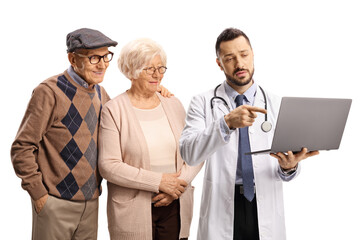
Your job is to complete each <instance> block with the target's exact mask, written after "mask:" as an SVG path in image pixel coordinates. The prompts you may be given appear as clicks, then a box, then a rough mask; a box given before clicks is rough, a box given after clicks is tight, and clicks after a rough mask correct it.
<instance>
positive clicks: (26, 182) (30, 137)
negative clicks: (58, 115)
mask: <svg viewBox="0 0 360 240" xmlns="http://www.w3.org/2000/svg"><path fill="white" fill-rule="evenodd" d="M54 107H55V95H54V92H53V91H52V90H51V89H50V88H49V87H48V86H46V85H45V84H40V85H39V86H38V87H37V88H36V89H35V90H34V91H33V94H32V97H31V99H30V102H29V104H28V107H27V109H26V112H25V115H24V118H23V120H22V122H21V125H20V128H19V130H18V133H17V135H16V137H15V141H14V142H13V144H12V146H11V160H12V163H13V166H14V169H15V173H16V175H17V176H18V177H20V178H21V179H22V187H23V188H24V189H25V190H26V191H28V193H29V194H30V196H31V198H32V199H33V200H37V199H39V198H40V197H42V196H44V195H45V194H47V192H48V191H47V189H46V188H45V186H44V184H43V182H42V173H41V171H40V170H39V166H38V163H37V157H36V156H37V151H38V149H39V145H40V142H41V141H42V138H43V136H44V135H45V133H46V131H47V129H48V128H49V127H50V126H51V124H52V121H53V118H54V117H53V115H54Z"/></svg>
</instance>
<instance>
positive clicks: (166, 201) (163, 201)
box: [152, 193, 175, 207]
mask: <svg viewBox="0 0 360 240" xmlns="http://www.w3.org/2000/svg"><path fill="white" fill-rule="evenodd" d="M174 200H175V199H174V198H173V197H172V196H170V195H169V194H166V193H159V194H158V195H156V196H155V197H153V199H152V201H153V202H155V204H154V206H155V207H165V206H169V205H170V203H172V202H173V201H174Z"/></svg>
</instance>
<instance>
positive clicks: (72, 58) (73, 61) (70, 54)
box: [68, 53, 75, 67]
mask: <svg viewBox="0 0 360 240" xmlns="http://www.w3.org/2000/svg"><path fill="white" fill-rule="evenodd" d="M68 59H69V62H70V64H71V66H73V67H74V66H75V54H74V53H68Z"/></svg>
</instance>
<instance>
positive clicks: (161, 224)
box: [151, 200, 187, 240]
mask: <svg viewBox="0 0 360 240" xmlns="http://www.w3.org/2000/svg"><path fill="white" fill-rule="evenodd" d="M151 210H152V230H153V240H179V234H180V204H179V200H174V201H173V202H172V203H171V204H170V205H169V206H166V207H154V205H153V206H152V209H151ZM184 239H187V238H184Z"/></svg>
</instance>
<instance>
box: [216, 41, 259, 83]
mask: <svg viewBox="0 0 360 240" xmlns="http://www.w3.org/2000/svg"><path fill="white" fill-rule="evenodd" d="M216 62H217V64H218V65H219V67H220V69H221V70H222V71H224V73H225V76H226V79H227V81H228V82H229V84H230V85H236V86H245V85H248V84H251V82H252V77H253V75H254V54H253V51H252V48H251V46H250V44H249V43H248V41H247V40H246V39H245V38H244V37H243V36H240V37H238V38H235V39H233V40H230V41H225V42H222V43H221V44H220V50H219V56H218V58H217V59H216Z"/></svg>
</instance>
